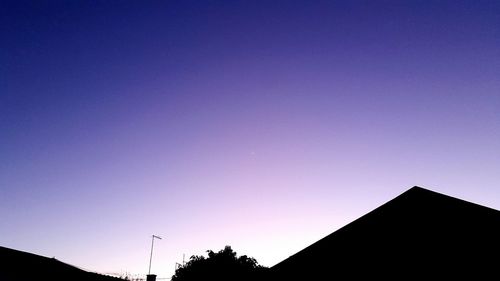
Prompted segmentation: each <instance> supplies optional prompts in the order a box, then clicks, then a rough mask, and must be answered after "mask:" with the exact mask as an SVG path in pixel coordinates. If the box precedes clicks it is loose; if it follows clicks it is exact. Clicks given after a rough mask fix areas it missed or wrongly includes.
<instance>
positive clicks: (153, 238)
mask: <svg viewBox="0 0 500 281" xmlns="http://www.w3.org/2000/svg"><path fill="white" fill-rule="evenodd" d="M155 238H156V239H160V240H161V237H160V236H156V235H153V237H152V238H151V255H150V256H149V271H148V275H151V260H152V259H153V245H154V243H155Z"/></svg>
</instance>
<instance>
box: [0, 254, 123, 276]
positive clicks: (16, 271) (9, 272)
mask: <svg viewBox="0 0 500 281" xmlns="http://www.w3.org/2000/svg"><path fill="white" fill-rule="evenodd" d="M0 280H1V281H36V280H51V281H63V280H64V281H67V280H72V281H120V280H123V279H120V278H116V277H111V276H107V275H101V274H97V273H93V272H88V271H85V270H82V269H79V268H77V267H74V266H72V265H69V264H66V263H63V262H61V261H59V260H57V259H55V258H48V257H43V256H39V255H35V254H31V253H27V252H22V251H18V250H14V249H9V248H5V247H0Z"/></svg>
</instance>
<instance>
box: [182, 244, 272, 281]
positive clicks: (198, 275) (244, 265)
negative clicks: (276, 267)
mask: <svg viewBox="0 0 500 281" xmlns="http://www.w3.org/2000/svg"><path fill="white" fill-rule="evenodd" d="M207 253H208V257H207V258H205V257H204V256H191V258H190V259H189V261H188V262H187V263H186V264H185V265H183V266H181V267H179V268H177V269H176V270H175V275H174V276H172V281H194V280H220V281H225V280H258V279H260V278H261V277H262V276H263V274H265V272H266V269H267V268H266V267H263V266H261V265H259V264H258V263H257V260H255V259H254V258H251V257H248V256H246V255H244V256H239V257H238V256H237V255H236V252H234V251H233V249H231V247H230V246H226V247H225V248H224V249H222V250H220V251H219V252H214V251H211V250H208V251H207Z"/></svg>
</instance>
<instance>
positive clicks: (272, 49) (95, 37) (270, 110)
mask: <svg viewBox="0 0 500 281" xmlns="http://www.w3.org/2000/svg"><path fill="white" fill-rule="evenodd" d="M415 185H418V186H422V187H425V188H428V189H432V190H434V191H437V192H441V193H445V194H448V195H451V196H454V197H458V198H461V199H465V200H467V201H472V202H475V203H478V204H482V205H486V206H489V207H492V208H495V209H500V2H498V1H292V0H290V1H260V0H255V1H239V0H232V1H211V0H206V1H190V0H183V1H180V0H171V1H167V0H164V1H125V0H124V1H104V0H102V1H96V0H88V1H77V0H75V1H62V0H53V1H46V0H37V1H35V0H33V1H23V0H21V1H11V0H6V1H1V2H0V214H1V220H0V245H1V246H4V247H9V248H15V249H19V250H23V251H28V252H32V253H36V254H40V255H44V256H49V257H56V258H57V259H59V260H62V261H64V262H67V263H70V264H74V265H77V266H79V267H82V268H85V269H88V270H91V271H97V272H100V273H122V274H123V273H126V272H128V273H130V274H139V275H142V276H143V275H145V274H146V273H147V270H148V263H149V254H150V247H151V235H152V234H155V235H159V236H161V237H162V238H163V239H162V240H156V241H155V248H154V254H153V263H152V273H156V274H158V276H159V277H170V276H171V275H172V274H173V272H174V266H175V263H176V262H179V263H181V262H182V259H183V254H185V256H186V260H187V259H188V258H189V257H190V256H191V255H199V254H204V253H205V251H206V250H209V249H210V250H215V251H217V250H220V249H222V248H223V247H224V246H225V245H231V246H232V247H233V249H234V250H235V251H236V252H238V254H246V255H249V256H253V257H254V258H256V259H257V261H258V262H259V263H260V264H263V265H265V266H272V265H274V264H276V263H278V262H279V261H281V260H283V259H285V258H287V257H288V256H290V255H292V254H294V253H295V252H297V251H299V250H301V249H303V248H304V247H306V246H308V245H310V244H311V243H313V242H315V241H316V240H318V239H320V238H322V237H324V236H326V235H327V234H329V233H331V232H333V231H335V230H336V229H338V228H340V227H342V226H343V225H345V224H347V223H349V222H351V221H352V220H354V219H356V218H358V217H359V216H361V215H363V214H365V213H367V212H369V211H370V210H372V209H374V208H376V207H378V206H379V205H381V204H383V203H385V202H387V201H388V200H390V199H392V198H394V197H395V196H397V195H399V194H400V193H402V192H404V191H405V190H407V189H409V188H411V187H412V186H415Z"/></svg>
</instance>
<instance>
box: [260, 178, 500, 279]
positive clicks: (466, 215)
mask: <svg viewBox="0 0 500 281" xmlns="http://www.w3.org/2000/svg"><path fill="white" fill-rule="evenodd" d="M499 254H500V211H497V210H494V209H490V208H487V207H483V206H480V205H476V204H473V203H470V202H466V201H463V200H460V199H456V198H452V197H449V196H446V195H443V194H439V193H436V192H433V191H429V190H426V189H423V188H420V187H413V188H411V189H410V190H408V191H406V192H404V193H403V194H401V195H400V196H398V197H396V198H395V199H393V200H391V201H389V202H388V203H386V204H384V205H382V206H381V207H379V208H377V209H375V210H374V211H372V212H370V213H368V214H367V215H365V216H363V217H361V218H359V219H358V220H356V221H354V222H352V223H350V224H348V225H346V226H345V227H343V228H341V229H339V230H338V231H335V232H334V233H332V234H330V235H328V236H327V237H325V238H323V239H321V240H319V241H318V242H316V243H314V244H312V245H311V246H309V247H307V248H305V249H304V250H302V251H300V252H298V253H296V254H295V255H293V256H291V257H289V258H288V259H286V260H284V261H282V262H280V263H279V264H277V265H275V266H273V267H272V268H271V270H270V272H271V276H270V277H269V278H270V279H272V280H330V279H331V280H333V279H336V280H345V279H350V280H355V279H360V278H366V277H370V279H374V278H375V279H379V278H380V279H387V278H389V279H403V280H404V279H408V278H415V277H418V278H425V279H429V278H431V279H433V278H446V279H449V278H464V277H468V278H474V279H478V278H482V277H489V278H492V279H498V277H499V275H500V271H499V270H498V265H499V261H500V259H499V258H498V257H499Z"/></svg>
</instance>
